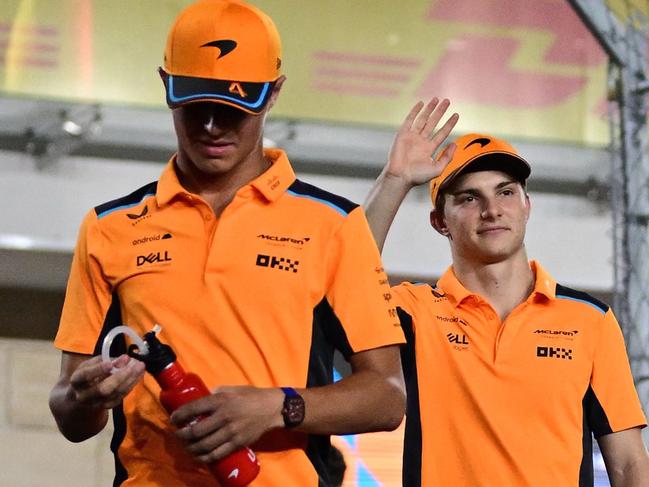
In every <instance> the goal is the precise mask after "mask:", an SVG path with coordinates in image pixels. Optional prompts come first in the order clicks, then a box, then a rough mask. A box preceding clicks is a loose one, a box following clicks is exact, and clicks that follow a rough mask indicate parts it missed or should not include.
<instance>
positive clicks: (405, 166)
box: [386, 98, 459, 186]
mask: <svg viewBox="0 0 649 487" xmlns="http://www.w3.org/2000/svg"><path fill="white" fill-rule="evenodd" d="M449 105H450V102H449V100H447V99H444V100H442V101H441V102H440V101H439V100H438V99H437V98H433V99H432V100H431V101H429V102H428V104H426V105H425V106H424V103H423V102H419V103H417V104H416V105H415V106H414V107H412V109H411V110H410V113H408V116H407V117H406V119H405V120H404V122H403V124H402V125H401V127H400V128H399V131H398V132H397V135H396V137H395V139H394V142H393V143H392V147H391V149H390V156H389V160H388V164H387V167H386V171H387V174H388V175H390V176H392V177H397V178H400V179H402V180H403V181H405V182H407V183H408V184H410V185H411V186H416V185H419V184H423V183H426V182H428V181H430V180H431V179H433V178H435V177H437V176H439V174H440V173H441V172H442V170H443V169H444V168H445V167H446V165H447V164H448V163H449V161H450V160H451V158H452V157H453V153H454V152H455V145H454V144H449V145H448V146H447V147H446V149H444V150H443V151H442V152H441V153H440V154H439V156H437V157H434V154H435V153H436V152H437V151H438V149H439V148H440V146H441V145H442V144H443V143H444V141H445V140H446V138H447V137H448V135H449V134H450V133H451V130H452V129H453V127H455V125H456V124H457V121H458V118H459V116H458V114H457V113H454V114H453V115H451V116H450V117H449V118H448V120H446V122H445V123H444V125H442V126H441V127H440V128H439V129H436V128H437V125H438V124H439V122H440V120H441V119H442V117H443V116H444V114H445V113H446V110H447V109H448V107H449ZM422 109H423V111H422Z"/></svg>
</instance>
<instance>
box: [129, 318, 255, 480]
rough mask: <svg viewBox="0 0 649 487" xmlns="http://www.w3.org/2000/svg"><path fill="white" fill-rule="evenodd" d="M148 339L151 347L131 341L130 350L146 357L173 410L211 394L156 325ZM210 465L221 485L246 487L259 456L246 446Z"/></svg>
mask: <svg viewBox="0 0 649 487" xmlns="http://www.w3.org/2000/svg"><path fill="white" fill-rule="evenodd" d="M144 342H145V343H146V345H147V347H145V348H147V349H148V350H146V351H143V350H142V348H141V347H138V346H137V345H131V346H130V347H129V352H128V354H129V355H130V356H132V357H134V358H136V359H138V360H142V361H143V362H144V365H145V368H146V370H147V372H149V373H150V374H151V375H153V377H154V378H155V379H156V381H157V382H158V384H159V385H160V387H161V389H162V391H161V392H160V402H161V403H162V405H163V406H164V408H165V409H166V410H167V412H168V413H169V414H171V413H172V412H173V411H175V410H176V409H178V408H179V407H180V406H182V405H183V404H186V403H188V402H190V401H194V400H196V399H199V398H201V397H203V396H207V395H209V394H210V391H209V390H208V389H207V387H206V386H205V384H204V383H203V381H202V380H201V379H200V378H199V377H198V376H197V375H196V374H192V373H187V372H185V371H184V369H183V368H182V366H181V365H180V364H179V363H178V361H177V360H176V354H175V353H174V351H173V350H172V349H171V347H170V346H169V345H166V344H164V343H162V342H160V340H158V338H157V337H156V330H155V329H154V331H150V332H148V333H146V334H145V335H144ZM137 348H140V350H139V351H140V353H137V352H135V349H137ZM143 352H145V353H143ZM201 419H203V417H202V416H198V417H197V418H195V419H194V420H193V421H200V420H201ZM193 421H192V422H193ZM209 468H210V470H211V471H212V473H213V474H214V476H215V477H216V479H217V480H218V481H219V483H220V484H221V486H223V487H244V486H246V485H248V484H249V483H250V482H252V481H253V480H254V479H255V477H257V474H259V460H257V457H256V456H255V453H254V452H253V451H252V450H251V449H250V448H248V447H245V448H241V449H240V450H237V451H235V452H234V453H231V454H230V455H228V456H227V457H225V458H222V459H220V460H217V461H215V462H213V463H211V464H210V465H209Z"/></svg>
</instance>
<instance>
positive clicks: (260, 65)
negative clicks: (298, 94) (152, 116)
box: [164, 0, 282, 114]
mask: <svg viewBox="0 0 649 487" xmlns="http://www.w3.org/2000/svg"><path fill="white" fill-rule="evenodd" d="M281 51H282V48H281V42H280V38H279V33H278V32H277V29H276V28H275V24H274V23H273V21H272V20H271V19H270V17H268V16H267V15H266V14H265V13H263V12H262V11H261V10H259V9H258V8H256V7H254V6H252V5H249V4H247V3H245V2H243V1H239V0H201V1H199V2H196V3H193V4H192V5H190V6H189V7H187V8H186V9H185V10H183V11H182V12H181V13H180V15H178V17H177V18H176V21H175V22H174V24H173V26H172V27H171V30H170V31H169V36H168V37H167V46H166V49H165V57H164V70H165V71H166V73H167V74H168V75H169V76H168V79H167V105H169V107H170V108H176V107H178V106H181V105H184V104H187V103H192V102H199V101H210V102H216V103H224V104H226V105H230V106H233V107H236V108H239V109H241V110H243V111H245V112H248V113H252V114H258V113H260V112H261V111H262V110H263V109H264V106H265V105H266V102H267V101H268V99H269V98H270V95H271V93H272V91H273V86H274V82H275V81H276V80H277V78H279V76H280V75H281V71H280V66H281V64H282V61H281V59H282V52H281Z"/></svg>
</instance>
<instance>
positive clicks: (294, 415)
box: [282, 396, 304, 428]
mask: <svg viewBox="0 0 649 487" xmlns="http://www.w3.org/2000/svg"><path fill="white" fill-rule="evenodd" d="M282 416H284V425H285V426H286V427H287V428H291V427H293V426H297V425H298V424H300V423H301V422H302V421H304V399H302V397H301V396H286V397H285V398H284V409H283V410H282Z"/></svg>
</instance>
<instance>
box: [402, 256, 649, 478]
mask: <svg viewBox="0 0 649 487" xmlns="http://www.w3.org/2000/svg"><path fill="white" fill-rule="evenodd" d="M531 266H532V269H533V270H534V272H535V274H536V284H535V287H534V291H533V292H532V294H531V295H530V296H529V298H528V299H527V300H526V301H525V302H523V303H521V304H520V305H518V306H517V307H516V308H515V309H514V310H512V312H511V313H510V314H509V316H507V318H506V319H505V320H504V321H502V322H501V321H500V318H499V317H498V315H497V313H496V312H495V311H494V309H493V308H492V306H491V305H490V304H489V303H488V302H487V301H486V300H484V299H483V298H482V297H481V296H479V295H477V294H474V293H471V292H469V291H468V290H467V289H465V288H464V287H463V286H462V284H460V282H459V281H458V280H457V278H456V277H455V275H454V273H453V270H452V269H449V270H448V271H447V272H446V273H445V274H444V275H443V276H442V278H441V279H440V280H439V282H438V283H437V287H436V288H431V287H430V286H429V285H426V284H420V285H415V284H410V283H403V284H401V285H399V286H396V287H395V288H393V294H394V296H395V301H396V303H397V305H398V307H399V308H398V311H399V316H400V318H401V321H402V325H403V327H404V331H405V334H406V338H407V340H408V345H407V347H404V349H403V351H402V358H403V365H404V373H405V375H406V384H407V388H408V412H407V416H406V418H407V419H406V434H405V448H404V472H403V473H404V484H403V485H404V486H406V487H412V486H420V485H421V486H426V487H431V486H453V487H461V486H467V487H469V486H471V487H476V486H485V487H487V486H488V487H492V486H538V487H548V486H553V487H563V486H584V485H592V484H593V468H592V449H591V448H592V445H591V432H592V433H594V435H595V437H596V438H597V437H599V436H601V435H606V434H609V433H612V432H616V431H621V430H624V429H628V428H633V427H638V426H639V427H644V426H645V425H646V419H645V417H644V415H643V412H642V409H641V406H640V401H639V400H638V396H637V394H636V391H635V389H634V385H633V379H632V376H631V371H630V368H629V363H628V359H627V356H626V350H625V347H624V341H623V337H622V333H621V330H620V328H619V326H618V323H617V321H616V320H615V317H614V315H613V313H612V311H611V310H610V308H609V307H608V306H607V305H605V304H604V303H601V302H600V301H598V300H596V299H594V298H593V297H591V296H589V295H587V294H585V293H582V292H579V291H575V290H572V289H569V288H566V287H563V286H561V285H559V284H557V283H556V282H555V281H554V280H553V279H552V278H551V277H550V276H549V275H548V274H547V273H546V272H545V271H544V270H543V268H542V267H541V266H540V265H539V264H538V263H536V262H532V263H531Z"/></svg>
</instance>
